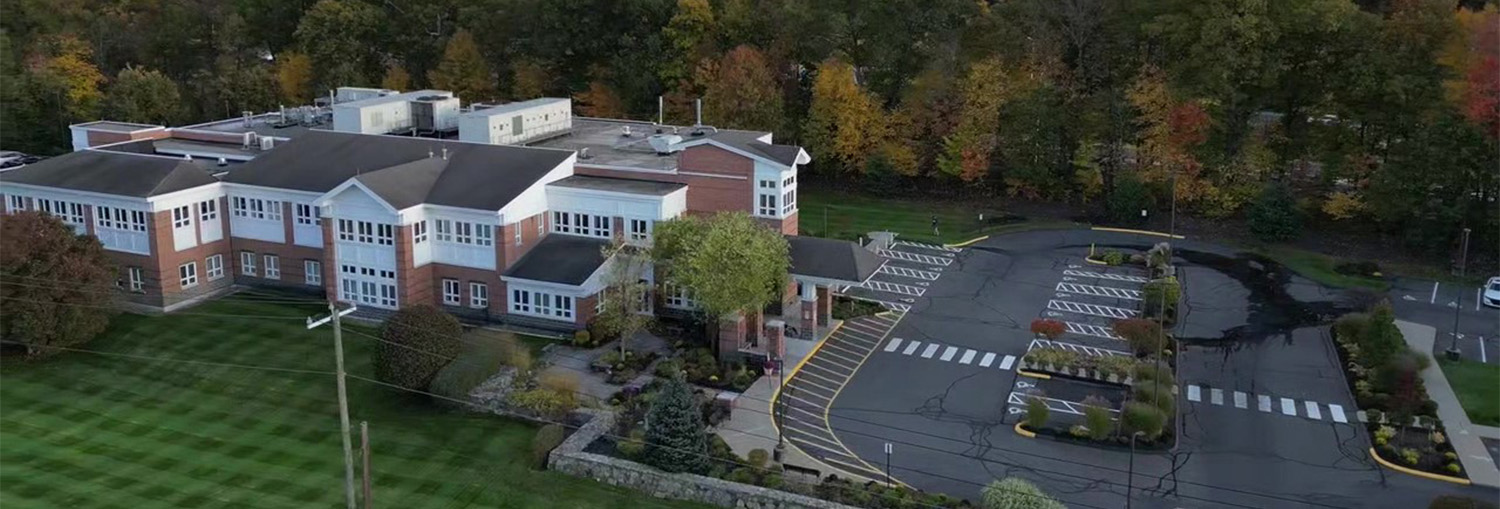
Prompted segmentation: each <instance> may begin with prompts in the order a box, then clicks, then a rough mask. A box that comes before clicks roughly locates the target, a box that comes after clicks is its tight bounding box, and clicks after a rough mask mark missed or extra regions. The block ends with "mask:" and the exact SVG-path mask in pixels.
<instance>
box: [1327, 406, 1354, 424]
mask: <svg viewBox="0 0 1500 509" xmlns="http://www.w3.org/2000/svg"><path fill="white" fill-rule="evenodd" d="M1328 416H1329V417H1332V418H1333V422H1338V423H1347V422H1349V418H1348V417H1346V416H1344V407H1341V406H1339V405H1334V404H1329V405H1328Z"/></svg>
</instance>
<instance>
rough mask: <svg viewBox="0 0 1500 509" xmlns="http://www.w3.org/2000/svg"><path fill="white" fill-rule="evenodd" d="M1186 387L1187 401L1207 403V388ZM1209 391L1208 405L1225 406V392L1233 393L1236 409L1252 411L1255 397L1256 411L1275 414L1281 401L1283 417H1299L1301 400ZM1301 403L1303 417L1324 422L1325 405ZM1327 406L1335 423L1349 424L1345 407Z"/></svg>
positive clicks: (1307, 401)
mask: <svg viewBox="0 0 1500 509" xmlns="http://www.w3.org/2000/svg"><path fill="white" fill-rule="evenodd" d="M1186 387H1187V400H1188V401H1191V402H1194V403H1204V402H1205V401H1204V400H1203V392H1204V389H1205V387H1202V386H1199V385H1196V384H1189V385H1187V386H1186ZM1207 389H1208V391H1207V392H1208V401H1207V402H1206V403H1208V404H1212V405H1217V406H1223V405H1224V404H1225V403H1224V393H1225V392H1231V393H1232V394H1233V396H1234V407H1235V408H1238V409H1241V410H1249V409H1250V397H1251V396H1254V397H1255V403H1256V404H1255V409H1256V410H1258V411H1260V412H1261V413H1273V412H1275V410H1273V408H1272V407H1274V406H1278V405H1277V400H1279V401H1280V404H1279V406H1280V411H1281V414H1282V415H1288V416H1292V417H1297V416H1298V415H1297V412H1298V407H1299V405H1298V404H1297V403H1298V401H1299V400H1297V399H1293V398H1277V397H1273V396H1270V395H1268V394H1250V393H1246V392H1242V391H1225V390H1224V389H1217V388H1213V387H1207ZM1300 401H1301V403H1302V404H1301V405H1300V407H1301V412H1302V417H1306V418H1308V419H1312V420H1315V421H1321V420H1323V408H1322V406H1323V405H1324V404H1322V403H1319V402H1316V401H1310V400H1300ZM1326 406H1327V407H1328V418H1329V419H1331V420H1333V422H1336V423H1340V424H1347V423H1348V422H1349V415H1348V414H1347V413H1346V412H1345V411H1344V407H1343V405H1335V404H1332V403H1328V404H1327V405H1326Z"/></svg>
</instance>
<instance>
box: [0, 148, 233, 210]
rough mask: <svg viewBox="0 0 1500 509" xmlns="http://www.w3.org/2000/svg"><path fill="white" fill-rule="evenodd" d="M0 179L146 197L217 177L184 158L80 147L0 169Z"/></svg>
mask: <svg viewBox="0 0 1500 509" xmlns="http://www.w3.org/2000/svg"><path fill="white" fill-rule="evenodd" d="M0 182H6V183H15V184H28V185H33V186H40V187H55V188H59V189H70V190H74V191H87V192H92V193H100V194H110V195H116V196H133V197H137V198H146V197H151V196H157V195H162V194H167V193H172V192H176V191H182V190H184V189H191V188H194V187H198V186H203V185H208V184H212V183H215V182H218V179H215V178H214V177H213V176H212V175H209V173H208V170H205V169H204V168H203V167H202V166H199V165H198V164H195V163H194V162H193V161H189V160H186V159H177V158H171V157H162V156H152V155H143V154H133V153H128V152H111V151H104V150H80V151H77V152H71V153H68V154H63V155H60V156H57V157H52V158H48V159H43V160H41V161H37V162H35V163H32V164H28V165H26V166H23V167H20V168H16V169H13V170H8V171H4V172H0Z"/></svg>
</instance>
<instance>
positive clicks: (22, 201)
mask: <svg viewBox="0 0 1500 509" xmlns="http://www.w3.org/2000/svg"><path fill="white" fill-rule="evenodd" d="M6 198H7V201H6V203H9V204H10V211H11V212H20V211H23V210H26V197H25V196H16V195H14V194H13V195H10V196H7V197H6Z"/></svg>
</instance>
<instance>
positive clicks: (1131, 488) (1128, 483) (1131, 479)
mask: <svg viewBox="0 0 1500 509" xmlns="http://www.w3.org/2000/svg"><path fill="white" fill-rule="evenodd" d="M1142 434H1143V433H1142V432H1140V431H1137V432H1134V433H1131V434H1130V473H1129V474H1126V475H1127V477H1126V479H1125V509H1130V499H1131V498H1132V497H1131V496H1130V495H1131V494H1132V493H1133V492H1135V437H1138V436H1141V435H1142Z"/></svg>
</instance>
